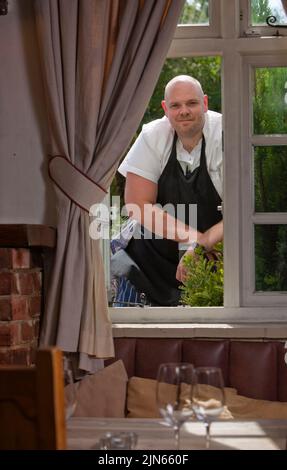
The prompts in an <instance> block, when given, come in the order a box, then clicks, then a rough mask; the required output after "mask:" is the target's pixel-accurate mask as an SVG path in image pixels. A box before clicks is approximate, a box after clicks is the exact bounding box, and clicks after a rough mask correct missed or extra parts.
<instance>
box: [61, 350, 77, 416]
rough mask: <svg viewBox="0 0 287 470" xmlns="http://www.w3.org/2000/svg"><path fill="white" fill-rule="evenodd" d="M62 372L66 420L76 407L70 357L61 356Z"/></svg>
mask: <svg viewBox="0 0 287 470" xmlns="http://www.w3.org/2000/svg"><path fill="white" fill-rule="evenodd" d="M63 374H64V386H65V417H66V420H68V419H69V418H70V417H71V416H72V415H73V413H74V411H75V409H76V384H75V383H74V374H73V364H72V360H71V358H69V357H67V356H63Z"/></svg>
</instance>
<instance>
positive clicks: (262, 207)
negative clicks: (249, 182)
mask: <svg viewBox="0 0 287 470" xmlns="http://www.w3.org/2000/svg"><path fill="white" fill-rule="evenodd" d="M254 178H255V211H256V212H287V184H286V181H287V147H286V146H283V145H282V146H278V147H277V146H276V147H255V148H254Z"/></svg>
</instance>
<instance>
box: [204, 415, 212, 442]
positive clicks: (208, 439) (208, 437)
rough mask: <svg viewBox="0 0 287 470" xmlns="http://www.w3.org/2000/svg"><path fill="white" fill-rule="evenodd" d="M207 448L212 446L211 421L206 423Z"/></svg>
mask: <svg viewBox="0 0 287 470" xmlns="http://www.w3.org/2000/svg"><path fill="white" fill-rule="evenodd" d="M204 424H205V448H206V449H209V448H210V424H211V423H210V422H209V421H206V422H205V423H204Z"/></svg>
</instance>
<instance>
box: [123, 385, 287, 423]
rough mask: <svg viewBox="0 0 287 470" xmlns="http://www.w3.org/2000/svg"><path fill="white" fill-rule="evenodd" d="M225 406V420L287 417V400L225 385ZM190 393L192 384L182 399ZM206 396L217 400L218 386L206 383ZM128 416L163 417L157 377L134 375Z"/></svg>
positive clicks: (222, 416) (204, 386)
mask: <svg viewBox="0 0 287 470" xmlns="http://www.w3.org/2000/svg"><path fill="white" fill-rule="evenodd" d="M224 392H225V404H226V406H225V409H224V411H223V413H222V415H221V416H220V418H223V419H230V418H235V419H287V403H283V402H276V401H268V400H256V399H254V398H247V397H243V396H240V395H237V391H236V389H234V388H230V387H225V388H224ZM187 393H190V391H189V388H188V387H186V388H185V387H184V388H183V389H182V392H181V399H184V397H185V395H186V394H187ZM200 393H201V395H202V399H204V400H206V399H208V398H209V397H210V398H211V399H216V394H214V387H211V386H210V385H202V386H201V389H200ZM127 412H128V414H127V417H128V418H159V417H160V415H159V412H158V409H157V404H156V380H153V379H143V378H141V377H132V378H131V379H130V380H129V383H128V392H127Z"/></svg>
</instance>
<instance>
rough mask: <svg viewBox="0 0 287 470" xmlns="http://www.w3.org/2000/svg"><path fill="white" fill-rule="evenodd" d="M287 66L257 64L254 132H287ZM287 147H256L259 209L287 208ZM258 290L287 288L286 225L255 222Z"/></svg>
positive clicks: (255, 189) (274, 210)
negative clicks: (261, 66) (268, 66)
mask: <svg viewBox="0 0 287 470" xmlns="http://www.w3.org/2000/svg"><path fill="white" fill-rule="evenodd" d="M286 84H287V68H286V67H270V68H257V69H256V70H255V75H254V95H253V122H254V134H255V135H257V134H258V135H264V134H267V135H270V134H286V133H287V103H286V91H287V90H286ZM286 181H287V147H286V146H282V145H281V146H262V147H259V146H257V147H255V148H254V196H255V197H254V202H255V211H257V212H286V211H287V187H286ZM254 236H255V290H256V291H286V290H287V227H286V225H255V230H254Z"/></svg>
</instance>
